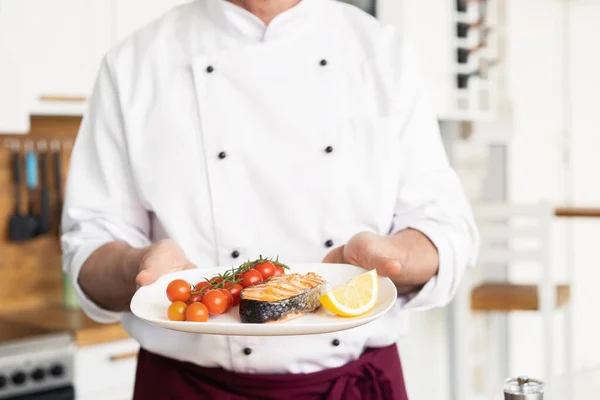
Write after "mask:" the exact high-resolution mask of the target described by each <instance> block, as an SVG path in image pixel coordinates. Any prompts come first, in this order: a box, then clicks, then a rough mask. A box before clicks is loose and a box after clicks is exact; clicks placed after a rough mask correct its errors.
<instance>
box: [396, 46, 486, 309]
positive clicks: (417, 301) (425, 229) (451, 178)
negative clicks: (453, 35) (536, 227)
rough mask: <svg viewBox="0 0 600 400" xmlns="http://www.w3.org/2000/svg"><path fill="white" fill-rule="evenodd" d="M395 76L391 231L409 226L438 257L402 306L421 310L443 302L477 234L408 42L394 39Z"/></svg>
mask: <svg viewBox="0 0 600 400" xmlns="http://www.w3.org/2000/svg"><path fill="white" fill-rule="evenodd" d="M394 49H395V53H394V54H396V57H395V61H396V63H395V65H396V66H397V67H396V70H397V71H399V75H398V76H397V78H396V82H395V84H394V86H393V87H394V88H395V90H396V93H397V98H396V99H395V100H394V102H393V108H394V110H393V112H394V114H395V115H397V116H400V117H401V118H400V119H401V121H402V124H401V132H400V135H401V139H400V149H399V157H400V168H401V171H402V173H401V179H400V182H399V186H398V187H399V190H398V196H397V201H396V206H395V217H394V224H393V226H394V229H393V231H392V233H395V232H398V231H400V230H403V229H406V228H413V229H416V230H418V231H420V232H421V233H423V234H425V235H426V236H427V237H428V238H429V239H430V240H431V241H432V242H433V244H434V245H435V247H436V248H437V250H438V253H439V260H440V263H439V272H438V274H437V275H436V276H434V277H433V278H431V279H430V280H429V281H428V282H427V283H426V284H425V286H424V287H423V288H422V289H421V290H420V291H419V292H418V293H414V294H412V295H410V296H408V297H407V298H406V303H405V304H404V307H405V308H410V309H420V310H426V309H431V308H434V307H440V306H444V305H446V304H448V303H449V302H450V301H451V300H452V298H453V296H454V295H455V293H456V291H457V289H458V286H459V285H460V282H461V279H462V277H463V275H464V273H465V271H466V270H467V268H469V267H471V266H473V265H474V262H475V258H476V253H477V249H478V246H479V235H478V231H477V228H476V226H475V222H474V219H473V215H472V210H471V206H470V204H469V202H468V200H467V197H466V194H465V192H464V190H463V187H462V184H461V182H460V180H459V178H458V176H457V174H456V173H455V171H454V170H453V168H452V167H451V166H450V165H449V162H448V158H447V155H446V152H445V149H444V146H443V142H442V140H441V136H440V129H439V124H438V121H437V119H436V116H435V115H434V113H433V110H432V108H431V107H430V105H429V103H428V100H427V97H426V89H425V87H424V85H423V84H422V82H421V78H420V77H419V73H418V67H417V65H418V63H417V61H416V60H415V55H414V53H413V52H412V50H411V47H410V44H408V43H405V42H403V41H402V40H401V39H398V40H396V41H395V45H394Z"/></svg>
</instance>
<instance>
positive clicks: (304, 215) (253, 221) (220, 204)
mask: <svg viewBox="0 0 600 400" xmlns="http://www.w3.org/2000/svg"><path fill="white" fill-rule="evenodd" d="M415 65H416V64H415V60H414V57H413V55H412V53H411V50H410V47H409V46H408V45H407V43H406V42H405V40H404V39H403V38H401V37H400V35H399V34H398V32H397V31H396V29H394V28H389V27H382V26H381V25H380V23H379V22H378V21H377V20H375V19H374V18H372V17H370V16H368V15H367V14H365V13H363V12H362V11H360V10H358V9H357V8H355V7H352V6H349V5H346V4H343V3H340V2H337V1H332V0H303V1H302V2H301V3H299V4H298V5H297V6H296V7H294V8H292V9H291V10H289V11H287V12H284V13H283V14H280V15H279V16H277V17H276V18H275V19H274V20H273V21H272V22H271V23H270V24H269V25H268V27H266V26H265V25H264V24H263V23H262V22H261V21H260V20H259V19H258V18H257V17H256V16H254V15H252V14H251V13H249V12H247V11H245V10H243V9H241V8H239V7H237V6H235V5H233V4H231V3H229V2H226V1H224V0H198V1H195V2H192V3H191V4H186V5H183V6H179V7H178V8H175V9H174V10H172V11H171V12H169V13H168V14H167V15H165V16H164V17H162V18H160V19H159V20H157V21H155V22H153V23H151V24H150V25H148V26H146V27H144V28H143V29H141V30H140V31H139V32H137V33H135V34H134V35H132V36H131V37H130V38H128V39H127V40H125V41H124V42H123V43H122V44H120V45H119V46H118V47H116V48H115V49H113V50H111V51H110V52H109V53H108V54H107V55H106V57H105V58H104V61H103V63H102V66H101V69H100V72H99V77H98V79H97V83H96V85H95V89H94V92H93V95H92V97H91V99H90V102H89V110H88V112H87V113H86V115H85V116H84V118H83V121H82V126H81V130H80V133H79V135H78V137H77V141H76V144H75V146H74V149H73V153H72V158H71V164H70V171H69V177H68V184H67V193H66V202H65V206H64V215H63V238H62V244H63V250H64V262H63V264H64V270H65V271H66V272H68V273H69V274H70V276H71V278H72V280H73V282H74V283H75V287H76V290H77V292H78V295H79V298H80V300H81V304H82V308H83V310H84V311H85V312H86V313H87V314H88V315H89V316H90V317H91V318H93V319H94V320H96V321H100V322H106V323H111V322H116V321H121V322H122V324H123V325H124V327H125V328H126V330H127V331H128V332H129V333H130V334H131V335H132V337H134V338H135V339H137V340H138V341H139V342H140V344H141V346H143V347H144V348H146V349H148V350H150V351H152V352H155V353H158V354H161V355H164V356H167V357H171V358H174V359H177V360H182V361H189V362H193V363H196V364H198V365H202V366H207V367H222V368H225V369H228V370H233V371H237V372H249V373H279V372H291V373H310V372H315V371H319V370H322V369H325V368H332V367H338V366H341V365H343V364H344V363H346V362H348V361H351V360H354V359H356V358H358V357H359V356H360V354H361V353H362V351H363V350H364V349H365V348H366V347H377V346H386V345H390V344H393V343H394V342H396V341H397V340H398V339H399V338H400V336H401V335H402V334H403V333H404V332H405V330H406V324H407V321H406V318H405V315H406V310H409V309H413V310H424V309H429V308H432V307H438V306H443V305H445V304H447V303H448V302H449V300H450V299H451V297H452V296H453V294H454V293H455V291H456V289H457V286H458V284H459V281H460V279H461V276H462V275H463V273H464V271H465V269H466V268H467V267H468V266H469V265H471V263H472V261H473V258H474V256H475V252H476V248H477V240H478V239H477V231H476V228H475V226H474V223H473V220H472V215H471V210H470V207H469V204H468V202H467V200H466V198H465V194H464V192H463V190H462V188H461V185H460V182H459V180H458V179H457V176H456V174H455V172H454V171H453V170H452V169H451V167H450V166H449V164H448V160H447V157H446V155H445V153H444V149H443V145H442V142H441V140H440V136H439V128H438V124H437V121H436V118H435V116H434V114H433V113H432V110H431V109H430V107H429V105H428V103H427V100H426V97H425V95H424V92H423V86H422V85H421V82H420V80H419V77H418V71H417V67H416V66H415ZM408 227H412V228H414V229H418V230H420V231H422V232H423V233H424V234H426V235H427V236H428V237H429V238H430V239H431V240H432V241H433V243H434V244H435V246H437V249H438V251H439V254H440V269H439V274H438V275H437V276H435V277H433V278H432V279H431V280H430V281H429V282H428V283H427V284H426V285H425V286H424V288H423V289H422V290H420V291H419V292H418V293H415V294H413V295H411V296H408V297H406V298H400V299H399V301H398V303H397V305H396V307H395V308H393V309H392V311H390V312H389V313H388V314H387V315H386V316H385V317H383V318H381V319H380V320H377V321H375V322H373V323H371V324H369V325H366V326H363V327H360V328H356V329H353V330H349V331H345V332H338V333H333V334H323V335H314V336H302V337H226V336H211V335H197V334H189V333H181V332H176V331H171V330H166V329H161V328H158V327H155V326H151V325H149V324H146V323H144V322H143V321H141V320H139V319H138V318H137V317H135V316H134V315H133V314H131V313H128V312H127V313H126V312H122V313H121V312H111V311H108V310H105V309H102V308H101V307H99V306H98V305H97V304H95V303H94V302H92V301H91V300H90V299H89V298H88V297H87V296H86V295H85V293H83V292H82V290H81V288H80V287H79V285H77V277H78V274H79V271H80V268H81V266H82V264H83V263H84V261H85V260H86V259H87V258H88V256H89V255H90V254H91V253H92V252H93V251H94V250H96V249H97V248H98V247H100V246H101V245H103V244H105V243H108V242H111V241H115V240H121V241H125V242H127V243H129V244H130V245H131V246H134V247H142V246H147V245H150V244H151V243H153V242H155V241H157V240H160V239H162V238H167V237H168V238H172V239H173V240H175V241H176V242H177V243H178V244H179V245H181V246H182V248H183V250H184V251H185V253H186V255H187V256H188V257H189V259H190V260H191V261H192V262H193V263H194V264H195V265H197V266H198V268H204V267H209V266H214V265H227V266H230V265H237V264H239V263H241V262H242V261H245V260H247V259H254V258H257V257H258V255H259V254H262V255H269V256H279V258H280V259H281V260H283V261H284V262H286V263H294V262H320V261H321V260H322V259H323V257H324V256H325V255H326V254H327V253H328V252H329V251H330V250H331V247H332V246H338V245H341V244H343V243H345V242H346V241H347V240H348V239H349V238H350V237H351V236H352V235H354V234H356V233H358V232H361V231H372V232H375V233H377V234H388V233H394V232H397V231H399V230H402V229H405V228H408ZM234 252H237V253H239V257H238V258H234V255H235V254H237V253H234ZM336 339H337V340H336ZM247 349H250V350H251V351H248V350H247Z"/></svg>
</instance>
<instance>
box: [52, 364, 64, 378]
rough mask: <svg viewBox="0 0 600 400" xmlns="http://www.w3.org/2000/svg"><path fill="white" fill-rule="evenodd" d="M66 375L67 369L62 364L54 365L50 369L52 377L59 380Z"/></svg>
mask: <svg viewBox="0 0 600 400" xmlns="http://www.w3.org/2000/svg"><path fill="white" fill-rule="evenodd" d="M64 373H65V369H64V368H63V366H62V365H60V364H54V365H53V366H51V367H50V375H52V376H53V377H55V378H57V377H59V376H62V375H63V374H64Z"/></svg>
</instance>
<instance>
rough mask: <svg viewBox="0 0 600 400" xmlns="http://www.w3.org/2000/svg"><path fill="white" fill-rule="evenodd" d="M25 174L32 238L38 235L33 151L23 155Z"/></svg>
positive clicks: (38, 215)
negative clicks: (32, 228)
mask: <svg viewBox="0 0 600 400" xmlns="http://www.w3.org/2000/svg"><path fill="white" fill-rule="evenodd" d="M25 174H26V182H27V203H28V205H29V207H28V208H29V218H30V219H31V220H32V222H31V223H32V224H33V226H34V230H33V236H37V235H38V234H39V227H40V214H38V213H36V210H35V191H36V189H37V185H38V162H37V156H36V154H35V151H34V150H33V149H32V148H29V149H27V151H26V153H25Z"/></svg>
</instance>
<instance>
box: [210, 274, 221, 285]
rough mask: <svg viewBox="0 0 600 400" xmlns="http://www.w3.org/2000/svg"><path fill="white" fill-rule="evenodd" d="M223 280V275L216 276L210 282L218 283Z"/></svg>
mask: <svg viewBox="0 0 600 400" xmlns="http://www.w3.org/2000/svg"><path fill="white" fill-rule="evenodd" d="M221 282H223V277H221V276H215V277H214V278H212V279H211V280H210V283H212V284H213V285H218V284H219V283H221Z"/></svg>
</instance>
